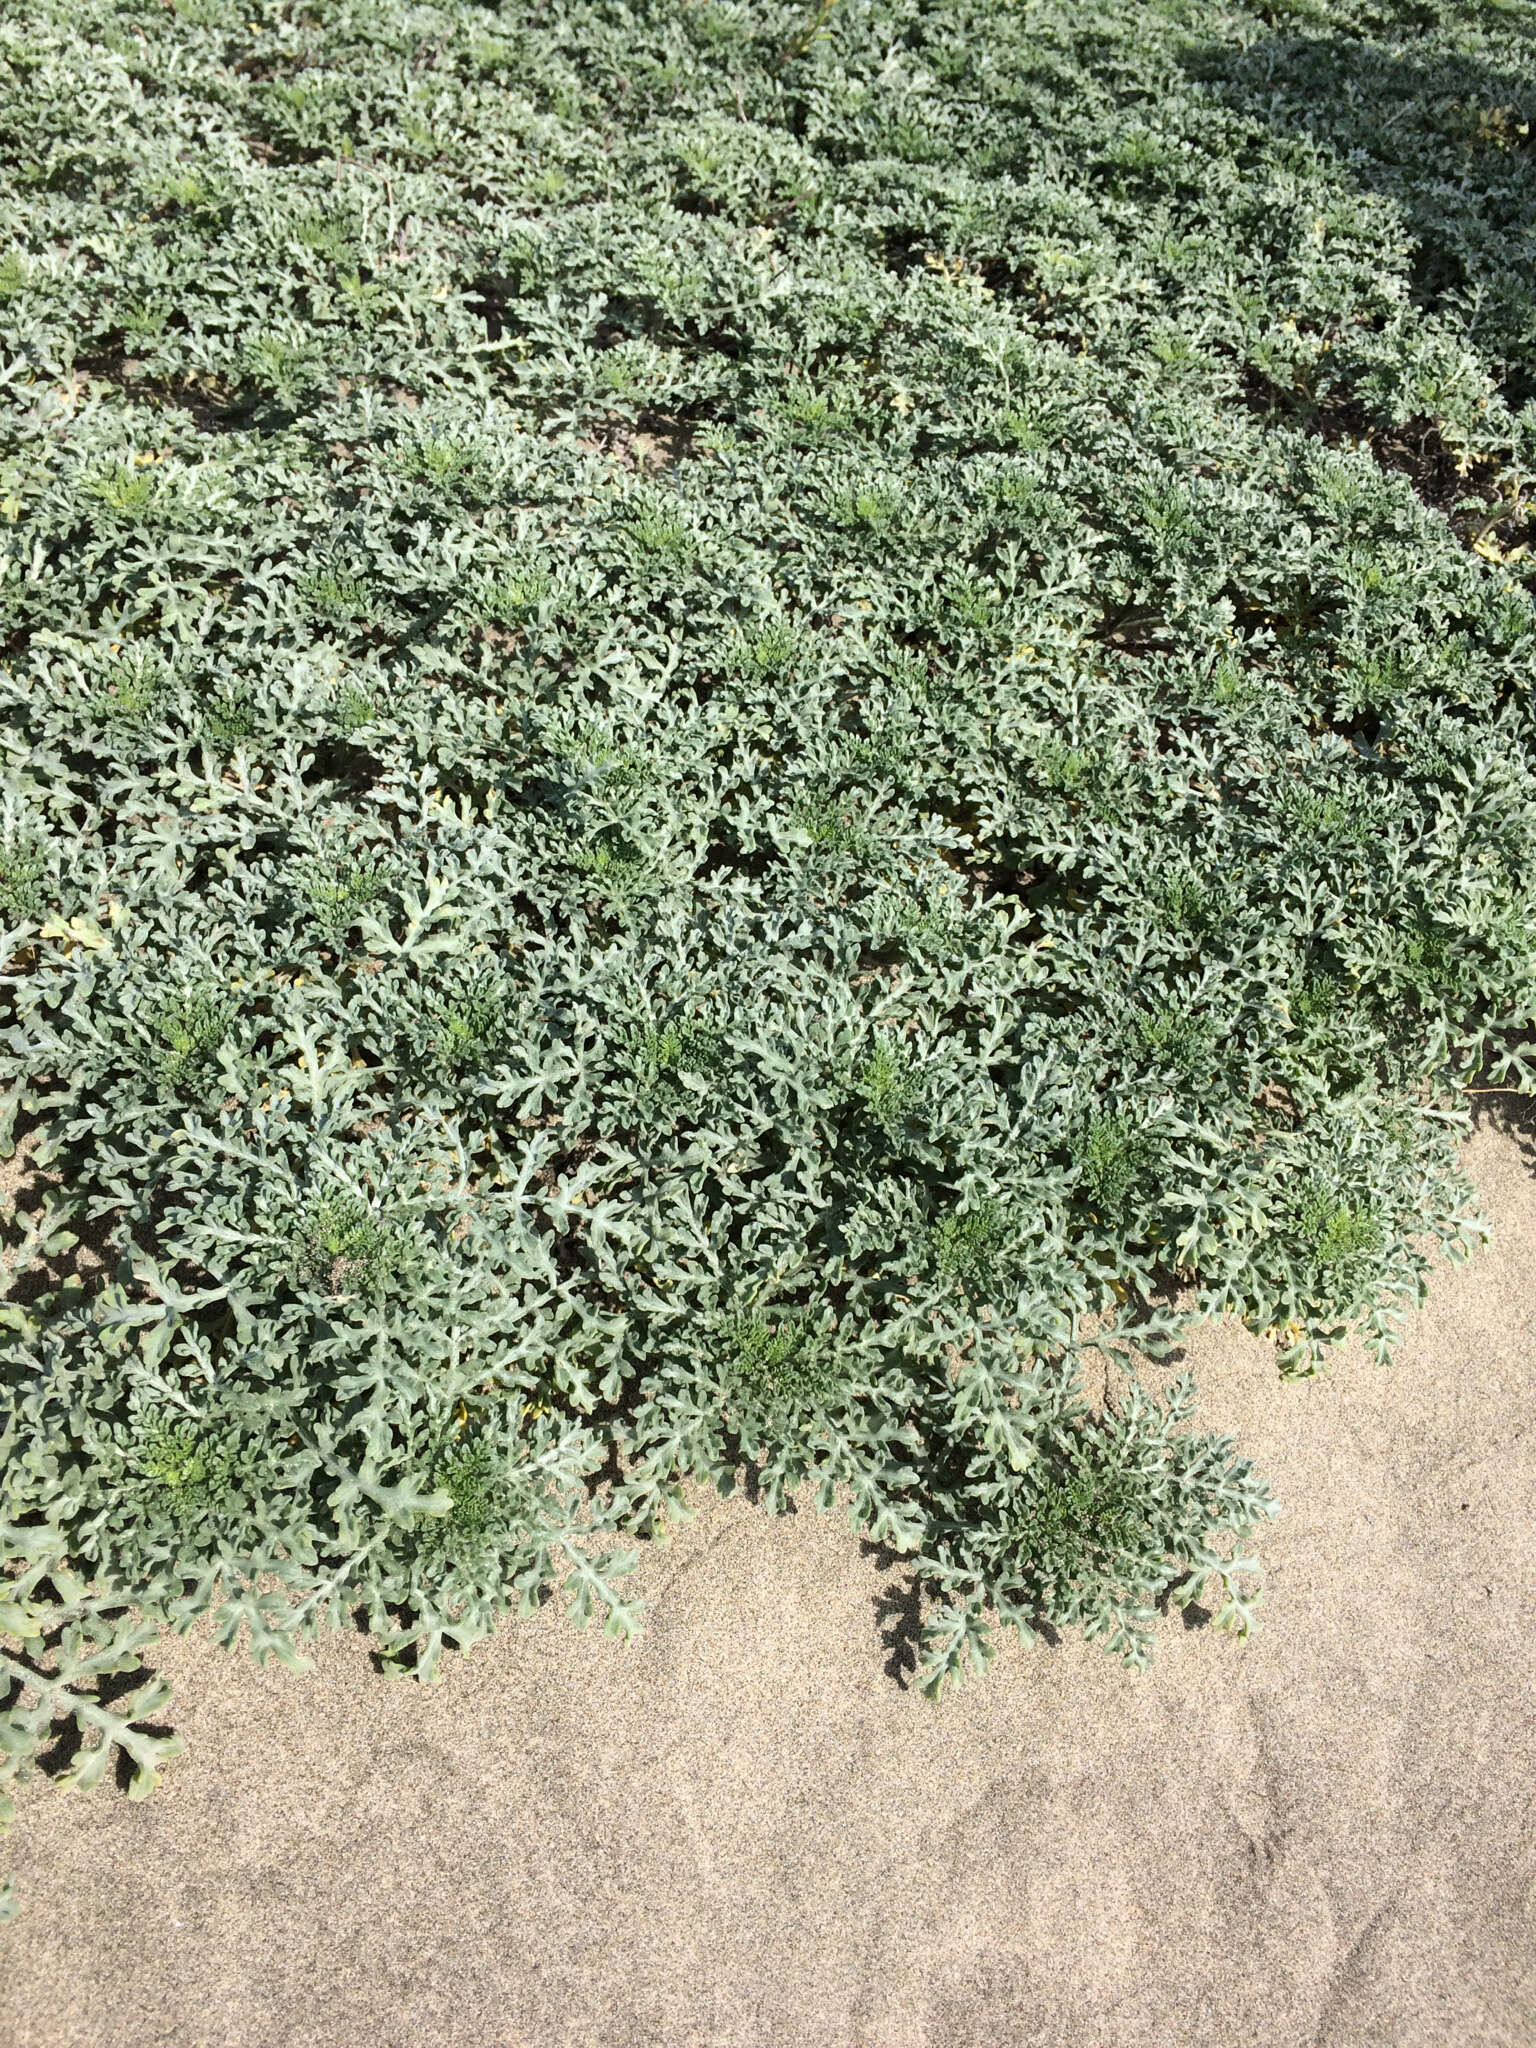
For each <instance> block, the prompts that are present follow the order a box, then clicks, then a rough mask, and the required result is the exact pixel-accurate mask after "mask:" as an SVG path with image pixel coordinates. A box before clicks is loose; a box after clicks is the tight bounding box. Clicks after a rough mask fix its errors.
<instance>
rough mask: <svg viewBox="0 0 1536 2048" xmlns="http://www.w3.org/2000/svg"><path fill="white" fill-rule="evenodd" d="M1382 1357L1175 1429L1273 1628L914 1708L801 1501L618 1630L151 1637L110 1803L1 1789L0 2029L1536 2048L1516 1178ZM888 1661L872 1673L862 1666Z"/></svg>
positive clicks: (686, 1534)
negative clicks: (1241, 1547) (1241, 1549)
mask: <svg viewBox="0 0 1536 2048" xmlns="http://www.w3.org/2000/svg"><path fill="white" fill-rule="evenodd" d="M1468 1156H1469V1164H1470V1166H1471V1168H1472V1170H1473V1172H1474V1174H1475V1175H1476V1177H1477V1179H1478V1181H1479V1184H1480V1186H1481V1188H1482V1190H1483V1194H1484V1199H1485V1202H1486V1204H1487V1207H1488V1209H1489V1211H1490V1213H1491V1215H1492V1217H1493V1220H1494V1222H1495V1226H1496V1229H1497V1233H1498V1234H1497V1239H1496V1242H1495V1246H1494V1248H1493V1250H1492V1251H1490V1252H1489V1253H1487V1254H1485V1255H1484V1256H1483V1257H1482V1258H1480V1259H1479V1260H1477V1261H1475V1262H1474V1263H1473V1264H1471V1265H1470V1266H1466V1267H1463V1268H1460V1269H1457V1270H1455V1271H1450V1272H1444V1273H1442V1274H1441V1276H1440V1278H1439V1281H1438V1284H1437V1286H1436V1288H1435V1291H1434V1294H1433V1296H1432V1298H1431V1301H1430V1304H1429V1307H1428V1309H1427V1310H1426V1312H1425V1313H1424V1315H1423V1316H1422V1317H1420V1318H1419V1319H1417V1321H1416V1322H1415V1324H1414V1326H1413V1328H1412V1330H1411V1331H1410V1334H1409V1336H1408V1339H1407V1341H1406V1343H1405V1345H1404V1347H1403V1349H1402V1353H1401V1356H1400V1361H1399V1363H1398V1364H1397V1365H1396V1366H1395V1367H1393V1368H1390V1369H1388V1370H1386V1371H1382V1370H1380V1369H1378V1368H1375V1367H1373V1366H1370V1365H1369V1364H1366V1363H1364V1362H1363V1361H1359V1360H1356V1361H1354V1362H1353V1363H1351V1364H1349V1365H1347V1366H1345V1367H1343V1368H1342V1369H1341V1370H1340V1371H1339V1373H1338V1374H1337V1375H1336V1376H1335V1377H1333V1378H1331V1379H1329V1380H1327V1381H1324V1382H1322V1383H1316V1384H1309V1385H1299V1386H1286V1385H1283V1384H1282V1383H1281V1382H1280V1381H1279V1380H1278V1379H1277V1377H1276V1374H1275V1371H1274V1366H1273V1354H1272V1352H1270V1351H1269V1350H1268V1349H1267V1348H1266V1347H1265V1346H1263V1345H1262V1344H1259V1343H1257V1342H1255V1341H1252V1340H1249V1339H1247V1338H1246V1337H1244V1336H1242V1335H1241V1334H1240V1333H1235V1332H1233V1331H1232V1330H1230V1329H1217V1330H1209V1331H1205V1332H1202V1333H1200V1334H1199V1336H1198V1337H1197V1339H1196V1341H1194V1342H1193V1343H1192V1344H1191V1346H1190V1359H1191V1362H1192V1364H1193V1365H1194V1367H1195V1369H1196V1371H1197V1373H1198V1376H1199V1379H1200V1384H1201V1389H1202V1397H1203V1398H1202V1409H1201V1412H1202V1416H1203V1417H1204V1418H1205V1419H1206V1420H1207V1421H1209V1422H1210V1423H1212V1424H1215V1425H1217V1426H1220V1427H1223V1428H1226V1429H1230V1430H1231V1431H1233V1432H1234V1433H1235V1434H1236V1435H1237V1436H1238V1438H1239V1439H1240V1440H1241V1441H1242V1443H1243V1444H1244V1446H1245V1448H1247V1449H1248V1450H1250V1451H1251V1452H1252V1453H1253V1454H1254V1455H1255V1456H1256V1457H1257V1459H1258V1461H1259V1463H1260V1465H1261V1467H1262V1469H1264V1470H1265V1471H1266V1472H1268V1473H1269V1475H1270V1477H1271V1479H1272V1480H1273V1483H1274V1485H1275V1487H1276V1490H1277V1492H1278V1493H1279V1494H1280V1497H1281V1499H1282V1501H1283V1504H1284V1509H1285V1512H1284V1515H1283V1517H1282V1519H1281V1520H1280V1521H1279V1522H1278V1523H1276V1524H1275V1525H1274V1527H1273V1528H1272V1529H1271V1530H1270V1531H1268V1532H1267V1533H1266V1534H1265V1536H1264V1537H1263V1539H1262V1547H1263V1552H1264V1556H1265V1558H1266V1561H1267V1565H1268V1594H1267V1600H1266V1609H1265V1626H1264V1629H1263V1632H1262V1633H1261V1634H1260V1635H1259V1636H1257V1637H1256V1638H1255V1639H1254V1640H1253V1641H1252V1642H1251V1643H1249V1644H1247V1645H1238V1644H1234V1643H1231V1642H1229V1641H1227V1640H1225V1639H1224V1638H1218V1637H1216V1636H1215V1634H1214V1632H1213V1631H1211V1630H1210V1629H1195V1630H1186V1629H1185V1628H1184V1627H1182V1626H1181V1624H1180V1623H1179V1621H1178V1620H1177V1619H1174V1620H1170V1621H1169V1622H1168V1623H1166V1624H1165V1625H1164V1627H1163V1630H1162V1637H1161V1643H1160V1654H1159V1660H1158V1663H1157V1666H1156V1668H1155V1669H1154V1670H1153V1671H1152V1672H1151V1673H1150V1674H1149V1675H1146V1676H1136V1675H1135V1674H1132V1673H1129V1672H1126V1671H1124V1670H1123V1669H1121V1668H1120V1667H1119V1666H1117V1665H1116V1664H1114V1663H1113V1662H1111V1661H1109V1660H1108V1659H1107V1658H1105V1657H1104V1656H1103V1655H1102V1654H1101V1653H1099V1652H1096V1651H1092V1650H1089V1649H1086V1648H1084V1647H1083V1646H1082V1645H1081V1644H1071V1643H1069V1644H1066V1645H1064V1646H1063V1647H1061V1648H1059V1649H1056V1650H1043V1649H1037V1650H1033V1651H1026V1650H1024V1649H1022V1648H1020V1647H1016V1646H1010V1647H1007V1648H1005V1650H1004V1652H1003V1654H1002V1656H1001V1657H1000V1658H999V1661H998V1664H997V1666H996V1668H995V1669H994V1671H993V1672H992V1674H991V1675H990V1677H988V1678H987V1679H986V1680H985V1681H984V1682H982V1683H980V1684H977V1685H975V1686H972V1687H970V1688H968V1689H967V1690H966V1691H965V1692H963V1693H961V1694H959V1695H957V1696H956V1697H955V1698H954V1699H953V1700H952V1701H950V1702H948V1703H947V1704H946V1705H945V1706H943V1707H942V1708H939V1709H935V1708H933V1707H931V1706H929V1705H928V1704H927V1703H926V1702H925V1701H923V1700H922V1699H920V1698H919V1697H917V1696H916V1695H915V1694H913V1693H911V1692H910V1691H907V1690H904V1689H903V1687H902V1685H901V1684H900V1683H899V1679H900V1676H901V1673H902V1667H903V1665H904V1663H905V1661H906V1652H905V1650H904V1648H903V1630H904V1621H903V1614H904V1609H903V1603H902V1594H903V1585H902V1580H901V1577H900V1574H899V1571H887V1572H884V1573H882V1572H881V1571H879V1570H878V1569H877V1566H876V1562H875V1560H874V1559H873V1558H872V1557H871V1556H870V1555H869V1554H868V1553H867V1552H866V1551H865V1550H863V1549H862V1548H861V1546H860V1544H859V1542H858V1540H857V1539H856V1538H854V1537H852V1536H851V1535H850V1534H849V1533H848V1531H847V1529H846V1528H845V1527H844V1526H843V1525H842V1524H841V1523H840V1522H837V1521H834V1520H827V1519H823V1518H820V1517H817V1516H815V1515H812V1514H809V1513H802V1514H799V1515H795V1516H792V1517H786V1518H783V1519H780V1520H777V1521H774V1520H770V1519H769V1518H768V1517H767V1516H765V1515H764V1514H762V1513H760V1512H757V1511H755V1510H753V1509H752V1508H750V1507H749V1506H747V1505H746V1504H745V1503H739V1502H729V1503H727V1502H719V1503H711V1504H710V1505H709V1506H708V1507H707V1508H706V1509H705V1510H704V1512H703V1513H702V1514H701V1515H700V1516H699V1518H698V1519H697V1520H696V1521H695V1522H694V1523H693V1524H691V1525H690V1526H689V1527H688V1528H687V1529H686V1530H684V1531H683V1532H681V1533H680V1534H679V1535H678V1536H677V1537H676V1538H675V1539H674V1540H673V1541H672V1542H671V1543H670V1544H669V1545H668V1546H667V1547H665V1548H662V1549H657V1550H655V1551H653V1552H652V1553H651V1555H650V1556H649V1557H648V1559H647V1561H646V1564H645V1565H644V1567H643V1572H644V1585H645V1591H646V1593H647V1597H648V1621H647V1626H646V1630H645V1633H644V1635H643V1636H642V1638H641V1640H640V1641H639V1642H638V1643H637V1644H636V1645H635V1646H634V1647H632V1648H629V1649H621V1648H619V1647H618V1646H616V1645H614V1644H611V1643H609V1642H607V1641H605V1640H603V1639H602V1638H601V1637H599V1636H596V1635H592V1636H582V1635H579V1634H577V1633H576V1632H575V1631H574V1630H572V1629H570V1628H569V1627H567V1626H566V1625H565V1624H564V1623H563V1622H562V1621H560V1620H559V1619H558V1617H556V1616H554V1615H549V1614H546V1615H542V1616H540V1617H539V1618H538V1619H537V1620H536V1621H534V1622H532V1623H523V1624H520V1625H517V1626H513V1627H511V1628H508V1629H506V1630H504V1631H503V1633H502V1634H501V1636H500V1637H499V1638H498V1639H497V1640H496V1641H495V1642H494V1643H492V1644H488V1645H485V1646H484V1647H483V1648H482V1649H481V1650H479V1651H477V1652H476V1653H475V1654H474V1655H473V1656H472V1657H471V1658H470V1659H468V1660H462V1661H457V1662H455V1663H453V1664H452V1665H451V1666H450V1668H449V1671H448V1675H447V1678H446V1680H445V1681H444V1683H443V1684H442V1685H440V1686H438V1687H436V1688H433V1689H422V1688H418V1687H414V1686H410V1685H406V1684H394V1685H391V1684H388V1683H386V1682H384V1681H383V1680H381V1679H378V1678H376V1677H375V1676H374V1675H373V1674H372V1672H371V1670H370V1669H369V1666H368V1661H367V1653H366V1646H365V1645H364V1644H363V1643H362V1642H361V1641H360V1640H354V1639H347V1640H344V1641H337V1642H334V1643H331V1644H327V1645H323V1646H322V1647H321V1649H320V1651H319V1656H318V1664H317V1669H316V1671H315V1672H314V1674H313V1675H311V1676H310V1677H308V1678H304V1679H294V1678H291V1677H289V1676H288V1675H286V1674H284V1673H281V1672H267V1673H258V1672H255V1671H253V1670H251V1669H249V1668H248V1667H247V1666H246V1665H245V1664H244V1663H237V1662H234V1661H232V1660H229V1659H227V1658H225V1657H223V1656H221V1655H220V1654H219V1653H218V1652H217V1651H215V1650H213V1649H211V1648H210V1647H208V1646H207V1645H205V1644H201V1643H198V1642H196V1641H192V1642H177V1643H171V1644H168V1645H166V1646H165V1648H164V1650H163V1651H162V1652H161V1653H159V1654H158V1655H157V1657H156V1658H155V1660H154V1661H155V1664H156V1667H157V1668H158V1669H160V1670H162V1671H163V1672H165V1673H166V1675H168V1676H169V1677H170V1678H171V1679H172V1680H173V1681H174V1682H175V1685H176V1689H177V1698H176V1703H175V1706H174V1708H173V1710H172V1718H173V1720H174V1722H175V1725H176V1726H177V1727H178V1728H180V1729H181V1731H182V1732H183V1733H184V1734H185V1736H186V1737H187V1740H188V1745H189V1748H188V1754H187V1755H186V1756H185V1757H184V1758H182V1759H181V1760H180V1761H179V1762H177V1763H176V1764H174V1765H173V1766H172V1767H171V1770H170V1772H169V1773H168V1775H167V1781H166V1783H165V1786H164V1788H163V1789H162V1790H161V1791H160V1792H158V1793H157V1794H156V1795H155V1797H154V1798H153V1799H152V1800H150V1801H149V1802H148V1803H147V1804H146V1805H143V1806H132V1805H130V1804H129V1803H128V1802H127V1801H126V1800H125V1799H123V1798H121V1797H120V1796H116V1795H114V1794H112V1793H110V1792H103V1793H100V1794H96V1795H93V1796H92V1797H90V1798H89V1799H84V1798H71V1797H68V1796H66V1795H63V1794H59V1793H56V1792H55V1791H53V1789H52V1788H51V1787H49V1786H48V1785H46V1784H42V1783H34V1785H33V1786H32V1788H31V1789H30V1793H29V1796H28V1797H27V1798H26V1800H25V1803H24V1806H23V1810H22V1815H21V1820H20V1824H19V1827H18V1833H17V1840H16V1844H15V1854H14V1856H13V1858H12V1860H13V1863H14V1866H15V1868H16V1869H17V1872H18V1876H19V1880H20V1883H21V1886H22V1889H23V1894H24V1912H23V1915H22V1917H21V1919H20V1920H19V1921H18V1922H17V1923H16V1924H15V1925H14V1926H13V1927H11V1928H9V1929H7V1930H4V1932H3V1933H0V1955H3V1968H4V1975H5V1999H4V2009H3V2018H0V2035H3V2036H4V2037H5V2039H6V2041H7V2043H8V2044H11V2048H333V2044H334V2048H343V2044H344V2048H361V2044H365V2043H366V2044H368V2048H438V2044H442V2048H587V2044H589V2043H590V2044H594V2048H596V2044H599V2043H601V2044H602V2048H766V2044H768V2043H770V2042H785V2043H796V2044H800V2043H804V2044H807V2048H930V2044H931V2048H967V2044H975V2048H1004V2044H1006V2048H1035V2044H1039V2048H1239V2044H1244V2043H1250V2042H1251V2043H1255V2044H1260V2043H1262V2044H1264V2048H1419V2044H1425V2048H1429V2044H1434V2048H1531V2044H1532V2043H1533V2042H1536V1837H1533V1827H1532V1818H1531V1788H1532V1786H1533V1785H1536V1713H1533V1707H1536V1684H1533V1681H1536V1519H1533V1508H1536V1430H1533V1422H1532V1409H1533V1389H1536V1174H1533V1163H1536V1162H1533V1153H1532V1147H1531V1144H1530V1141H1529V1139H1522V1138H1521V1137H1519V1136H1518V1134H1511V1133H1509V1132H1507V1131H1506V1132H1502V1133H1501V1132H1496V1131H1493V1130H1491V1129H1490V1130H1488V1131H1485V1132H1483V1133H1482V1134H1481V1135H1479V1137H1478V1138H1477V1139H1476V1140H1475V1141H1474V1142H1473V1144H1472V1146H1471V1147H1470V1149H1469V1155H1468ZM893 1674H894V1675H893Z"/></svg>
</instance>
